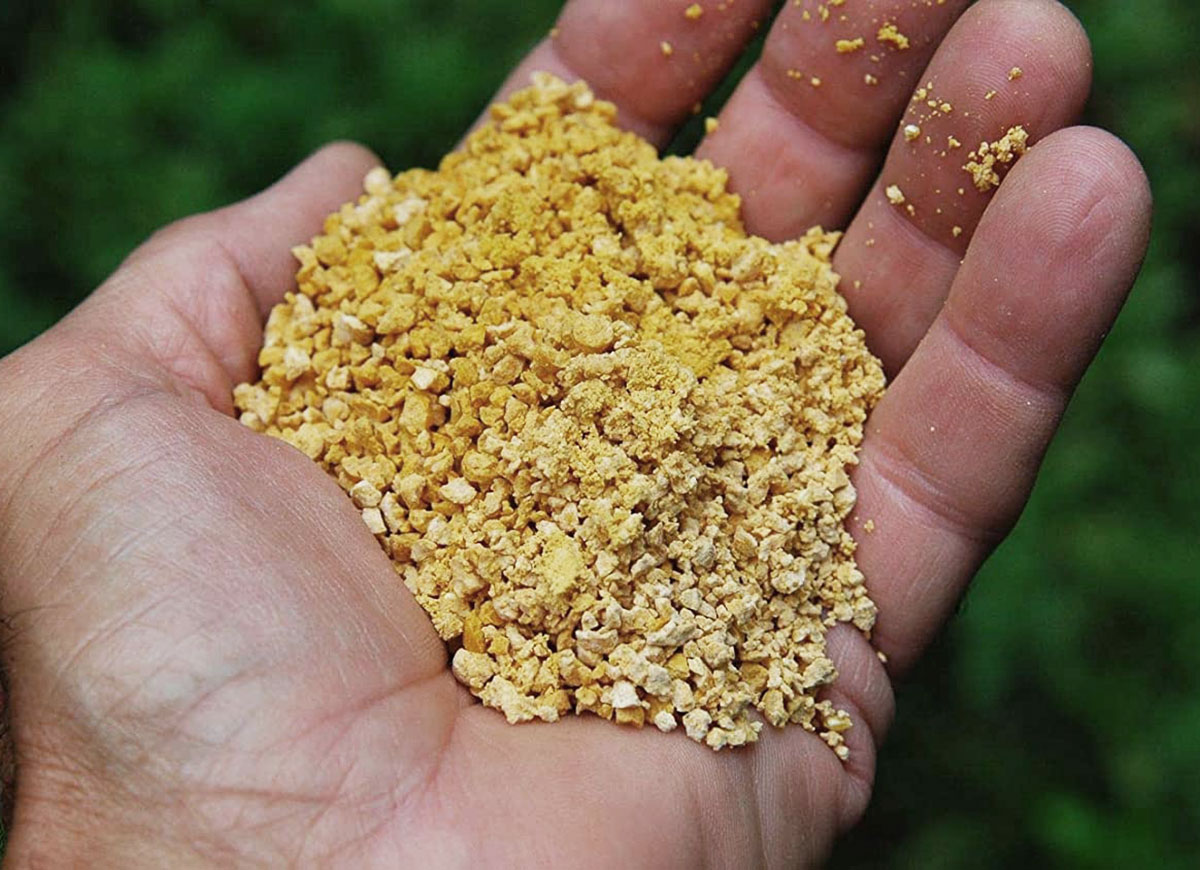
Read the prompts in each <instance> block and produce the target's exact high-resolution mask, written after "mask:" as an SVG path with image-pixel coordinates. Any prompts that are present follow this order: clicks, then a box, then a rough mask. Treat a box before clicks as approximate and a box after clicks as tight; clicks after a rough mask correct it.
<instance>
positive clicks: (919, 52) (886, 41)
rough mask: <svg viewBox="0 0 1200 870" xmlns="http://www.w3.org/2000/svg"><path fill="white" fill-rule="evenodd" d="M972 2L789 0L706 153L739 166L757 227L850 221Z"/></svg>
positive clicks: (765, 230)
mask: <svg viewBox="0 0 1200 870" xmlns="http://www.w3.org/2000/svg"><path fill="white" fill-rule="evenodd" d="M967 3H968V0H946V2H944V3H932V2H931V3H913V2H912V0H873V2H852V3H845V4H844V5H837V6H835V5H833V4H827V3H818V2H816V0H805V2H803V3H800V4H796V3H792V2H788V3H787V4H785V5H784V7H783V10H782V11H781V12H780V13H779V17H778V18H777V20H776V21H775V24H774V25H773V26H772V28H771V32H770V34H769V35H768V37H767V41H766V45H765V46H764V48H763V56H762V60H761V61H760V62H759V63H758V64H757V65H756V66H755V67H754V68H753V69H752V70H751V71H750V72H749V73H748V74H747V75H746V77H745V79H743V81H742V82H741V83H740V84H739V85H738V88H737V90H736V91H735V92H734V94H733V96H732V97H731V98H730V100H729V103H728V104H727V105H726V106H725V108H724V110H723V111H722V112H721V116H720V119H719V120H720V124H719V126H718V128H717V129H716V131H715V132H714V133H712V134H711V135H710V136H709V137H708V138H707V139H706V140H705V141H704V142H703V144H702V145H701V147H700V149H699V150H698V152H697V154H698V156H701V157H706V158H708V159H710V160H712V161H713V162H714V163H716V164H717V165H718V166H725V167H726V168H728V169H729V172H730V179H731V183H732V186H733V188H734V189H735V190H736V191H737V192H738V193H740V194H741V195H742V198H743V207H744V216H745V221H746V226H747V228H748V229H749V230H750V231H751V232H754V233H757V234H759V235H764V236H766V237H767V238H771V239H784V238H791V237H795V236H798V235H800V234H801V233H803V232H804V230H806V229H808V227H810V226H812V225H814V224H822V225H824V226H830V227H833V226H838V227H840V226H844V225H845V223H846V221H848V220H849V218H850V216H851V214H852V213H853V209H854V208H855V207H856V206H857V205H858V203H859V200H860V199H861V197H862V194H863V192H864V191H865V190H866V189H867V187H868V185H869V184H870V181H871V178H872V177H873V175H874V173H875V170H876V168H877V166H878V162H879V155H880V153H881V152H882V150H883V149H884V147H885V146H886V143H887V141H888V140H889V139H890V138H891V135H892V133H893V132H894V130H895V124H896V120H897V119H898V118H899V117H900V114H901V112H902V111H903V109H904V106H905V104H906V103H907V102H908V99H909V97H910V95H911V94H912V91H913V89H914V87H915V86H916V81H917V76H918V75H919V74H920V73H921V71H922V70H923V69H924V68H925V65H926V63H927V62H928V61H929V58H930V56H931V55H932V54H933V51H934V49H935V48H936V47H937V44H938V43H939V42H940V41H941V38H942V36H943V34H944V33H945V32H946V31H947V30H948V29H949V28H950V26H951V24H953V22H954V20H955V19H956V18H957V17H958V16H959V14H960V13H961V12H962V10H963V9H964V8H965V7H966V6H967ZM822 9H824V10H826V13H827V17H826V16H825V15H823V14H822V12H821V10H822ZM888 25H893V26H894V31H893V30H888V29H886V28H887V26H888ZM860 39H861V40H862V44H861V47H858V43H857V40H860ZM839 40H843V41H844V42H842V44H841V46H840V49H839V45H838V42H839Z"/></svg>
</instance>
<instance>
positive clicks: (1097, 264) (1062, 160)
mask: <svg viewBox="0 0 1200 870" xmlns="http://www.w3.org/2000/svg"><path fill="white" fill-rule="evenodd" d="M1152 209H1153V194H1152V192H1151V188H1150V181H1149V178H1148V177H1147V175H1146V171H1145V169H1144V168H1143V167H1142V165H1141V162H1140V161H1139V160H1138V158H1137V156H1136V155H1135V154H1134V153H1133V151H1132V150H1131V149H1130V148H1129V146H1128V145H1126V144H1125V143H1124V142H1123V141H1122V140H1121V139H1119V138H1117V137H1116V136H1114V135H1113V134H1112V133H1109V132H1107V131H1106V130H1101V129H1099V128H1096V127H1069V128H1067V129H1063V130H1059V131H1057V132H1055V133H1052V134H1050V135H1049V136H1047V137H1046V138H1045V139H1043V140H1042V141H1041V142H1039V143H1038V144H1037V145H1035V146H1033V148H1031V149H1030V151H1029V153H1028V154H1027V155H1026V156H1025V157H1024V158H1023V159H1022V160H1021V161H1019V162H1018V163H1017V164H1016V165H1015V166H1014V167H1013V170H1012V172H1011V174H1010V176H1009V177H1008V178H1007V179H1006V180H1005V183H1004V185H1003V186H1002V187H1001V189H1000V190H999V191H998V193H997V196H996V200H995V201H994V202H993V203H992V205H991V206H990V207H989V208H988V210H987V212H986V213H985V215H984V218H983V220H982V221H981V224H980V232H981V233H982V232H986V233H987V235H988V236H989V237H992V238H993V241H994V240H995V238H1000V237H1003V238H1004V247H1006V248H1008V249H1009V250H1013V249H1015V247H1016V245H1017V243H1016V240H1013V239H1009V238H1007V236H1008V235H1009V234H1010V232H1009V231H1008V230H1006V229H1005V225H1008V227H1020V228H1021V231H1022V232H1023V233H1024V234H1026V236H1027V238H1028V239H1029V241H1030V242H1031V244H1032V245H1034V246H1036V248H1037V249H1041V250H1044V251H1046V253H1047V255H1048V256H1049V257H1051V258H1052V260H1053V261H1055V262H1058V263H1062V264H1065V263H1069V262H1075V263H1079V264H1086V265H1087V266H1088V268H1089V269H1091V270H1092V271H1093V272H1094V273H1095V274H1096V276H1097V277H1098V278H1099V279H1101V280H1099V281H1098V282H1097V283H1096V284H1095V285H1094V286H1090V287H1080V288H1079V289H1080V290H1081V292H1089V293H1090V292H1092V291H1094V290H1095V289H1096V288H1097V287H1098V288H1107V289H1108V290H1109V291H1110V292H1111V293H1113V294H1115V295H1116V297H1117V299H1114V302H1119V300H1122V299H1124V296H1125V294H1126V292H1128V290H1129V287H1130V285H1131V284H1132V283H1133V280H1134V278H1135V276H1136V275H1137V272H1138V269H1139V268H1140V266H1141V263H1142V260H1143V258H1144V256H1145V253H1146V248H1147V246H1148V244H1149V237H1150V223H1151V214H1152ZM992 234H996V236H994V237H993V235H992ZM993 250H995V248H993ZM977 253H978V252H977V251H971V252H969V253H968V259H970V258H972V256H974V255H976V254H977ZM1114 313H1115V312H1114Z"/></svg>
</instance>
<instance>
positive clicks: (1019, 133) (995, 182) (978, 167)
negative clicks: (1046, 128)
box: [963, 125, 1029, 193]
mask: <svg viewBox="0 0 1200 870" xmlns="http://www.w3.org/2000/svg"><path fill="white" fill-rule="evenodd" d="M1028 146H1029V134H1028V133H1027V132H1026V131H1025V128H1024V127H1022V126H1020V125H1018V126H1016V127H1010V128H1009V130H1008V132H1007V133H1005V134H1004V135H1003V136H1001V137H1000V138H999V139H997V140H996V141H995V142H980V143H979V148H977V149H976V150H975V151H972V152H971V153H970V154H968V155H967V157H968V158H969V160H968V162H967V164H966V165H965V166H963V169H964V170H965V171H966V172H967V173H968V174H970V176H971V180H972V181H973V182H974V183H975V187H976V189H977V190H979V191H980V192H981V193H987V192H988V191H989V190H992V189H993V188H995V187H997V186H999V184H1000V180H1001V179H1000V169H1001V168H1002V167H1006V166H1011V165H1012V164H1013V163H1014V162H1015V161H1016V160H1018V159H1019V158H1020V157H1021V155H1023V154H1024V153H1025V152H1026V150H1028Z"/></svg>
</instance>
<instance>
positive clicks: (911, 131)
mask: <svg viewBox="0 0 1200 870" xmlns="http://www.w3.org/2000/svg"><path fill="white" fill-rule="evenodd" d="M920 135H921V128H920V127H918V126H917V125H916V124H905V125H904V139H905V141H906V142H912V141H914V140H915V139H917V138H919V137H920Z"/></svg>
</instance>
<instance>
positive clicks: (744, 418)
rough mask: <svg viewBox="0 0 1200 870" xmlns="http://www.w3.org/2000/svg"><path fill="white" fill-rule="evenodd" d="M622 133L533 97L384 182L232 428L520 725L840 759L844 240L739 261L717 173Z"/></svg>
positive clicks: (553, 100) (849, 551) (571, 101)
mask: <svg viewBox="0 0 1200 870" xmlns="http://www.w3.org/2000/svg"><path fill="white" fill-rule="evenodd" d="M614 117H615V110H614V108H613V106H612V105H611V104H609V103H605V102H601V101H598V100H595V99H594V98H593V96H592V94H591V92H590V91H589V90H588V89H587V88H586V87H585V86H584V85H582V84H575V85H571V86H568V85H566V84H564V83H563V82H561V81H559V80H557V79H555V78H553V77H551V76H547V75H539V76H537V77H535V80H534V85H533V87H531V88H529V89H527V90H525V91H522V92H520V93H518V94H516V95H514V96H513V97H512V98H511V99H510V100H509V101H508V102H507V103H504V104H500V105H497V106H494V107H493V108H492V110H491V120H490V122H489V123H488V124H486V125H485V126H484V127H483V128H482V129H480V130H479V131H478V132H476V133H475V134H473V135H472V136H471V137H470V138H469V139H468V140H467V142H466V144H465V146H464V147H463V148H462V149H461V151H459V152H457V153H454V154H451V155H450V156H448V157H446V158H445V159H444V160H443V161H442V164H441V166H440V168H439V169H438V170H437V171H436V172H430V171H423V170H413V171H409V172H405V173H402V174H401V175H399V176H396V177H395V178H392V177H391V176H390V175H389V174H388V173H387V172H385V171H384V170H382V169H380V170H376V171H374V172H372V173H371V174H370V175H369V176H368V177H367V179H366V185H365V186H366V193H365V195H364V196H362V197H360V198H359V200H358V202H357V203H351V204H347V205H345V206H343V207H342V209H341V211H339V212H338V213H337V214H335V215H332V216H331V217H329V218H328V220H327V221H326V223H325V232H324V235H321V236H318V237H317V238H316V239H315V240H314V241H313V242H312V245H311V246H309V247H302V248H298V249H297V250H296V252H295V253H296V256H297V257H298V258H299V261H300V269H299V273H298V275H297V279H298V287H299V290H298V292H295V293H291V294H289V295H288V296H287V298H286V301H284V302H283V303H281V304H280V305H278V306H277V307H276V308H275V310H274V311H273V312H272V314H271V317H270V319H269V321H268V323H267V327H266V342H265V346H264V348H263V350H262V352H261V354H260V357H259V362H260V364H261V366H262V369H263V373H262V379H261V381H260V382H258V383H255V384H242V385H241V386H239V387H237V389H236V390H235V392H234V397H235V401H236V404H237V408H238V410H239V411H240V412H241V419H242V422H243V423H245V424H246V425H247V426H250V427H252V428H254V429H256V430H258V431H261V432H265V433H267V434H269V435H273V436H275V437H278V438H282V439H283V440H285V441H287V442H289V443H290V444H293V445H295V446H296V447H298V448H299V449H300V450H302V451H304V452H305V453H306V454H307V455H308V456H310V457H311V458H312V459H314V460H316V461H317V462H319V463H320V464H321V465H322V466H323V467H325V468H326V469H327V470H328V471H329V472H330V473H331V474H333V475H334V476H335V477H336V478H337V480H338V482H339V483H340V484H341V485H342V487H343V488H344V489H346V491H347V492H348V493H349V494H350V497H352V498H353V500H354V502H355V504H356V505H357V507H358V508H359V509H360V510H361V511H362V517H363V520H364V522H365V523H366V524H367V526H368V527H369V528H370V529H371V531H372V532H373V533H374V534H375V536H376V537H377V538H378V540H379V542H380V544H381V545H382V546H383V547H384V549H385V550H386V551H387V552H388V554H389V555H390V556H391V557H392V559H393V561H394V564H395V568H396V571H397V573H398V574H399V575H400V577H401V578H403V581H404V583H405V584H406V585H407V586H408V588H409V589H410V590H412V592H413V594H414V595H415V596H416V598H417V600H418V601H419V602H420V603H421V605H422V606H423V607H424V608H425V610H427V611H428V612H429V615H430V617H431V618H432V620H433V624H434V625H435V626H436V628H437V630H438V632H439V633H440V634H441V636H442V637H443V638H445V639H446V640H447V641H451V642H452V648H455V652H454V656H453V670H454V673H455V675H456V676H457V677H458V679H459V680H460V681H461V682H463V683H464V684H465V685H466V686H468V687H469V688H470V690H471V691H472V692H473V693H474V694H475V695H477V696H478V697H479V698H481V699H482V700H483V702H484V703H485V704H487V705H488V706H490V707H495V708H497V709H499V710H501V711H503V713H504V714H505V716H507V717H508V719H509V721H510V722H521V721H526V720H530V719H543V720H548V721H554V720H556V719H558V718H559V717H561V716H563V715H565V714H567V713H570V712H571V711H574V712H576V713H582V712H584V711H591V712H593V713H595V714H597V715H599V716H603V717H604V718H606V719H614V720H616V721H617V722H621V723H626V724H633V725H638V726H641V725H643V724H645V723H652V724H653V725H655V726H657V727H658V728H660V729H662V730H663V731H670V730H673V729H674V728H676V727H677V726H679V725H682V726H683V727H684V729H685V730H686V732H687V734H688V735H689V736H690V737H692V738H694V739H696V740H702V741H704V742H706V743H707V744H708V745H709V746H712V747H713V748H720V747H723V746H728V745H733V746H736V745H740V744H744V743H747V742H750V741H753V740H755V739H756V738H757V736H758V733H759V730H760V729H761V727H762V724H761V721H759V718H758V717H755V716H752V715H751V713H752V711H753V710H758V711H760V712H761V714H762V718H763V719H765V720H766V721H767V722H770V723H771V724H772V725H777V726H781V725H784V724H785V723H788V722H794V723H799V724H801V725H802V726H804V727H805V728H808V729H809V730H812V731H816V732H817V733H819V734H821V736H822V737H823V738H824V739H825V740H826V742H828V743H829V745H830V746H831V747H833V748H834V750H835V751H836V752H837V753H838V754H839V756H841V757H845V756H846V747H845V745H844V741H843V739H842V732H843V731H845V730H846V728H848V727H849V726H850V721H849V718H848V717H847V716H846V715H845V713H844V712H842V711H839V710H835V709H834V708H833V706H832V705H830V704H829V703H828V702H827V701H818V700H817V698H816V696H815V695H816V693H817V691H818V690H819V689H820V688H821V687H822V686H824V685H827V684H829V683H830V682H832V680H833V679H834V677H835V674H836V671H835V668H834V666H833V663H832V662H831V661H830V660H829V658H827V657H826V655H825V633H826V631H827V630H828V628H829V627H830V626H831V625H833V624H835V623H837V622H847V621H848V622H852V623H853V624H854V625H856V626H858V627H859V628H860V629H862V630H864V631H866V630H869V629H870V628H871V626H872V624H873V622H874V619H875V606H874V604H873V603H872V602H871V600H870V598H869V597H868V596H867V592H866V590H865V588H864V586H863V583H862V575H861V574H860V573H859V571H858V570H857V568H856V567H855V564H854V559H853V552H854V542H853V540H852V539H851V537H850V535H849V534H848V533H847V532H846V531H845V529H844V528H843V520H844V519H845V518H846V515H847V514H848V512H849V511H850V510H851V509H852V508H853V506H854V500H855V493H854V489H853V487H852V486H851V484H850V481H849V478H848V477H847V473H846V469H847V467H848V466H850V465H853V464H854V462H855V461H856V460H855V454H856V450H857V447H858V445H859V443H860V441H861V439H862V434H863V423H864V420H865V419H866V416H867V412H868V410H869V409H870V408H871V406H872V405H873V404H874V403H875V402H876V401H877V400H878V399H879V397H880V395H881V394H882V392H883V387H884V378H883V374H882V371H881V369H880V366H879V363H878V362H877V361H876V360H875V359H874V358H873V357H872V356H871V354H870V353H869V352H868V351H867V349H866V345H865V343H864V340H863V336H862V333H861V332H860V331H858V330H856V329H855V326H854V324H853V322H852V321H851V320H850V318H849V317H848V316H847V314H846V306H845V303H844V301H843V300H842V298H841V297H840V296H838V294H837V292H836V285H837V281H838V278H837V276H836V275H835V274H834V273H833V271H832V270H831V268H830V265H829V260H830V255H831V252H832V250H833V248H834V246H835V244H836V242H837V238H838V237H837V235H836V234H832V233H825V232H822V231H821V230H819V229H814V230H812V231H810V232H809V233H808V234H807V235H806V236H805V237H804V238H802V239H800V240H799V241H795V242H789V243H786V244H782V245H772V244H769V243H768V242H766V241H764V240H762V239H759V238H753V237H747V236H746V234H745V232H744V231H743V229H742V227H741V223H740V221H739V217H738V208H739V200H738V198H737V197H736V196H734V195H733V194H730V193H728V192H727V191H726V176H725V173H724V172H723V171H721V170H718V169H715V168H714V167H712V166H711V165H710V164H708V163H706V162H700V161H696V160H693V159H688V158H674V157H668V158H665V159H661V160H660V159H659V158H658V156H657V154H656V153H655V150H654V148H653V147H652V146H651V145H649V144H648V143H646V142H645V141H643V140H641V139H639V138H638V137H636V136H634V135H633V134H630V133H627V132H623V131H621V130H619V129H618V128H617V127H616V126H614Z"/></svg>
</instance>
